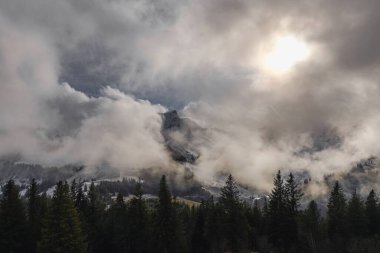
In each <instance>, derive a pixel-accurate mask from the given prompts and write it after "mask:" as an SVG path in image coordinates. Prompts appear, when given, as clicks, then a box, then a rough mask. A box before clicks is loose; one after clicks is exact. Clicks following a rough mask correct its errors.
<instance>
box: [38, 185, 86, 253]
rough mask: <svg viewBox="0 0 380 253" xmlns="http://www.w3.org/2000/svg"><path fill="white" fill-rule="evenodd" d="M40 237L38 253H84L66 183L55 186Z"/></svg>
mask: <svg viewBox="0 0 380 253" xmlns="http://www.w3.org/2000/svg"><path fill="white" fill-rule="evenodd" d="M41 237H42V238H41V242H40V247H39V249H40V252H49V253H80V252H86V243H85V240H84V236H83V234H82V230H81V226H80V221H79V217H78V213H77V211H76V209H75V207H74V203H73V201H72V199H71V195H70V190H69V185H68V184H67V183H63V182H62V181H60V182H58V184H57V186H56V189H55V191H54V195H53V198H52V202H51V205H50V206H49V210H48V213H47V216H46V219H45V220H44V224H43V229H42V236H41Z"/></svg>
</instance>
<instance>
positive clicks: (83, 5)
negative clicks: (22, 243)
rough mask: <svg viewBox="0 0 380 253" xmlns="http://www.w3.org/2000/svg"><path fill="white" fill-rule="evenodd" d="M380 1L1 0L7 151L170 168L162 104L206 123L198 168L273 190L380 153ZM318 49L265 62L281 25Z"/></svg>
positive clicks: (1, 133)
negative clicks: (286, 67)
mask: <svg viewBox="0 0 380 253" xmlns="http://www.w3.org/2000/svg"><path fill="white" fill-rule="evenodd" d="M379 5H380V3H378V2H377V1H371V0H364V1H360V3H359V2H358V1H354V0H349V1H345V3H344V4H343V3H342V2H341V1H339V0H333V1H327V0H317V1H312V2H311V1H306V0H305V1H297V2H295V1H291V0H285V1H249V0H207V1H200V0H195V1H186V0H181V1H178V0H156V1H151V0H141V1H134V0H133V1H132V0H124V1H122V0H111V1H105V0H95V1H94V0H91V1H90V0H65V1H47V0H33V1H22V0H12V1H2V2H0V33H1V35H2V36H1V39H0V62H1V66H3V67H2V68H1V70H0V119H1V125H0V153H1V154H8V153H20V154H21V155H22V157H23V159H25V160H28V161H32V162H38V163H42V164H48V165H60V164H65V163H84V164H88V165H98V164H109V165H111V166H114V167H118V168H121V169H123V170H126V171H130V170H134V169H139V168H147V167H170V166H173V165H172V163H171V160H170V158H169V155H168V153H167V151H166V149H165V145H164V141H163V139H162V136H161V134H160V129H161V123H162V122H161V117H160V115H159V113H162V112H164V111H165V110H167V109H166V108H175V109H179V110H181V111H182V112H181V113H182V115H183V116H185V117H189V118H191V119H193V120H194V121H196V122H197V123H198V124H199V125H201V126H202V127H205V128H206V129H208V133H209V140H208V141H207V142H199V145H198V148H199V149H200V151H201V156H200V158H199V160H198V161H197V163H196V164H195V166H194V168H193V169H194V173H195V176H196V177H197V178H198V179H200V180H204V181H209V180H211V179H212V178H213V177H214V176H215V175H217V174H218V173H220V172H232V173H233V174H234V175H235V176H236V177H237V178H238V180H239V181H241V182H243V183H246V184H249V185H254V186H256V187H258V188H260V189H269V188H270V185H271V177H272V175H273V173H274V171H276V170H278V169H284V170H288V169H289V170H290V169H293V170H299V171H301V170H307V171H308V172H309V173H310V175H311V176H312V177H313V178H319V179H320V178H322V176H323V175H325V174H329V173H333V172H340V171H346V170H348V169H349V168H350V167H351V166H352V164H353V163H355V162H356V161H358V160H360V159H364V158H367V157H369V156H372V155H373V156H378V155H379V153H380V149H379V145H378V143H379V141H380V132H379V130H378V125H379V123H380V117H379V112H380V105H379V101H380V100H379V99H378V97H379V95H380V90H379V76H380V75H379V67H380V62H379V59H380V57H379V56H380V50H379V47H378V45H379V41H380V33H378V32H377V27H378V25H379V24H380V17H379V15H377V12H376V10H378V9H379V7H380V6H379ZM289 34H290V35H295V36H297V37H299V38H302V40H304V41H305V43H306V44H307V45H308V46H309V47H310V48H311V50H312V53H311V55H310V57H309V59H307V60H306V61H304V62H300V63H299V64H297V65H295V66H294V67H293V69H292V70H291V71H290V72H289V73H285V74H278V73H272V72H271V71H267V70H265V69H264V68H263V67H262V61H263V55H265V54H266V53H267V51H268V48H270V46H271V43H273V40H274V39H275V38H276V37H279V36H280V37H281V36H287V35H289Z"/></svg>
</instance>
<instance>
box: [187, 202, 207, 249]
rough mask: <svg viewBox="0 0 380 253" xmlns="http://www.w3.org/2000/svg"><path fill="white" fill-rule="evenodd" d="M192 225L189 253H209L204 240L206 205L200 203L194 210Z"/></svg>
mask: <svg viewBox="0 0 380 253" xmlns="http://www.w3.org/2000/svg"><path fill="white" fill-rule="evenodd" d="M193 212H194V216H195V218H194V225H193V230H192V233H191V242H190V244H191V252H194V253H195V252H199V253H206V252H209V249H208V247H207V240H206V238H205V226H206V217H205V215H206V204H205V202H204V201H202V203H201V205H200V206H199V208H197V209H194V211H193Z"/></svg>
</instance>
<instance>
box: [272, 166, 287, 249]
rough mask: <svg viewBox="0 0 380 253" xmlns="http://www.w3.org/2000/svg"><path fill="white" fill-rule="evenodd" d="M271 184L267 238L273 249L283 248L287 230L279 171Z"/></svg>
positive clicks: (285, 200)
mask: <svg viewBox="0 0 380 253" xmlns="http://www.w3.org/2000/svg"><path fill="white" fill-rule="evenodd" d="M273 184H274V188H273V189H272V192H271V194H270V196H269V203H268V211H267V218H268V236H269V241H270V242H271V243H272V244H273V245H274V246H275V247H277V248H284V247H285V245H286V241H285V238H284V237H285V234H286V233H287V230H288V228H287V227H286V226H287V224H286V223H285V222H284V220H285V219H287V195H286V189H285V187H284V181H283V179H282V176H281V171H278V172H277V174H276V176H275V178H274V182H273Z"/></svg>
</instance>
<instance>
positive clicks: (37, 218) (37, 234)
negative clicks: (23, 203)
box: [28, 178, 47, 252]
mask: <svg viewBox="0 0 380 253" xmlns="http://www.w3.org/2000/svg"><path fill="white" fill-rule="evenodd" d="M38 192H39V190H38V185H37V182H36V180H35V179H34V178H33V179H32V181H31V183H30V186H29V189H28V226H29V237H30V242H29V246H28V247H29V251H30V252H36V251H37V242H38V241H39V240H40V238H41V223H42V219H43V216H44V215H45V213H46V211H47V201H46V195H42V196H40V195H39V194H38Z"/></svg>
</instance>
